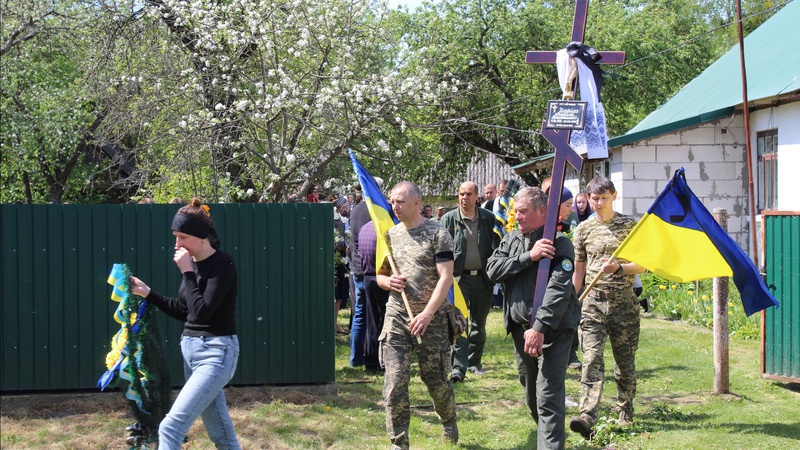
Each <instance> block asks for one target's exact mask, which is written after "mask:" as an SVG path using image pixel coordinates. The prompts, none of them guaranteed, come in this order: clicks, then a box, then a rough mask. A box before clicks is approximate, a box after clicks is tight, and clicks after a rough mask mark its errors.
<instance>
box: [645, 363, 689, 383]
mask: <svg viewBox="0 0 800 450" xmlns="http://www.w3.org/2000/svg"><path fill="white" fill-rule="evenodd" d="M688 370H690V368H689V367H687V366H680V365H672V366H659V367H655V368H652V369H636V379H637V380H648V379H651V378H658V377H660V376H663V375H662V374H663V373H664V372H672V371H675V372H678V373H681V372H686V371H688Z"/></svg>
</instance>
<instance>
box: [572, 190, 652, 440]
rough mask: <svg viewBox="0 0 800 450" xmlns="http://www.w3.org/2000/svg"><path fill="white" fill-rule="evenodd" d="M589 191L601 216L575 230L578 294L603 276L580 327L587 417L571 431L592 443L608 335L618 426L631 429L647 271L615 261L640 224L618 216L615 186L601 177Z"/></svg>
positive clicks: (579, 419)
mask: <svg viewBox="0 0 800 450" xmlns="http://www.w3.org/2000/svg"><path fill="white" fill-rule="evenodd" d="M586 192H587V193H588V194H589V203H590V204H591V206H592V209H593V210H594V212H595V215H594V216H593V217H590V218H589V219H587V220H586V221H584V222H581V224H580V225H578V228H576V229H575V234H574V235H573V238H572V242H573V244H574V246H575V273H574V275H573V278H572V281H573V284H574V285H575V290H576V291H577V292H580V290H581V287H582V286H583V284H584V282H589V281H591V280H593V279H594V278H595V276H596V275H597V274H598V273H601V272H602V273H603V277H602V278H600V280H599V281H598V282H597V284H595V286H594V288H593V289H592V290H591V291H590V292H589V294H588V296H587V297H586V299H585V300H584V302H583V307H582V314H583V316H582V319H581V324H580V328H579V332H580V338H581V339H580V340H581V350H582V352H583V372H582V374H581V401H580V411H581V415H580V416H579V417H573V418H572V420H570V423H569V426H570V428H571V429H572V431H575V432H577V433H580V434H581V435H582V436H583V437H584V438H586V439H590V438H591V436H592V434H593V430H592V428H593V427H594V425H595V424H596V423H597V412H598V409H599V407H600V398H601V397H602V394H603V376H604V373H603V369H604V361H603V349H604V347H605V341H606V336H608V338H609V339H610V341H611V350H612V352H613V353H614V363H615V364H614V379H615V381H616V383H617V402H616V405H615V411H616V412H617V413H619V422H618V423H619V425H620V426H628V425H630V424H631V423H632V421H633V397H634V396H635V395H636V361H635V358H636V349H637V348H638V347H639V302H638V301H637V300H636V295H635V294H634V293H633V282H634V279H635V276H636V274H638V273H642V272H644V268H643V267H642V266H640V265H638V264H636V263H634V262H630V261H625V260H616V259H613V253H614V251H615V250H616V249H617V247H619V244H620V243H622V241H623V240H625V238H626V237H627V236H628V233H630V231H631V230H632V229H633V227H634V225H636V220H635V219H633V218H632V217H628V216H623V215H620V214H617V213H615V212H614V210H613V209H612V203H613V201H614V200H615V199H616V198H617V192H616V189H615V188H614V184H613V183H612V182H611V181H610V180H609V179H608V178H605V177H595V178H594V179H592V181H590V182H589V183H588V184H587V185H586Z"/></svg>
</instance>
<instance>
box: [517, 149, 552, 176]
mask: <svg viewBox="0 0 800 450" xmlns="http://www.w3.org/2000/svg"><path fill="white" fill-rule="evenodd" d="M554 156H555V153H546V154H544V155H541V156H537V157H536V158H533V159H532V160H530V161H526V162H524V163H521V164H517V165H516V166H511V170H513V171H515V172H517V173H525V172H531V171H533V170H536V169H541V168H542V167H550V166H552V165H553V162H552V161H551V160H552V159H553V157H554Z"/></svg>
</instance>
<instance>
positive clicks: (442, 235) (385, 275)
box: [377, 181, 458, 450]
mask: <svg viewBox="0 0 800 450" xmlns="http://www.w3.org/2000/svg"><path fill="white" fill-rule="evenodd" d="M421 197H422V194H421V192H420V190H419V187H417V185H415V184H414V183H411V182H409V181H402V182H400V183H398V184H397V185H396V186H395V187H394V188H393V189H392V193H391V196H390V198H389V200H390V202H391V204H392V211H394V215H395V217H397V219H398V220H400V223H399V224H397V225H395V226H394V227H392V228H390V229H389V230H388V231H387V232H386V235H385V238H386V243H387V244H388V245H389V250H390V251H391V253H392V256H393V257H394V259H395V262H396V265H397V270H398V272H399V273H394V272H393V270H392V267H391V264H389V263H388V262H387V261H384V263H383V265H382V266H381V268H380V270H378V273H377V282H378V286H380V287H381V288H383V289H384V290H387V291H390V293H389V294H390V295H389V301H388V302H387V303H386V316H385V317H384V322H383V330H382V331H381V335H380V338H379V341H380V343H381V344H380V345H381V351H382V354H383V362H384V365H385V366H386V374H385V377H384V382H383V401H384V404H385V407H386V431H387V433H388V434H389V439H390V440H391V441H392V450H400V449H408V448H409V436H408V427H409V422H410V420H411V405H410V401H409V395H408V384H409V381H410V378H411V353H412V352H415V353H416V354H417V362H418V364H419V375H420V378H422V381H423V382H424V383H425V385H426V387H427V388H428V393H429V394H430V396H431V399H432V400H433V409H434V410H435V411H436V415H437V416H438V417H439V421H440V422H441V423H442V425H443V430H442V441H443V442H447V443H451V444H456V443H457V442H458V427H457V425H456V400H455V394H454V393H453V385H452V384H451V383H450V381H449V380H448V379H447V375H448V372H449V371H450V342H449V339H448V329H449V325H448V323H447V308H446V307H443V306H446V305H445V303H446V302H447V292H448V291H449V290H450V286H452V285H453V240H452V239H451V238H450V235H448V234H447V232H446V231H445V230H444V229H443V228H442V227H441V226H440V225H439V224H438V223H436V222H434V221H432V220H428V219H426V218H424V217H422V214H421V213H420V201H421ZM379 264H380V263H379ZM403 292H405V295H406V298H407V299H408V304H409V308H410V309H411V313H412V314H413V316H414V317H413V318H410V317H409V316H408V312H407V311H406V308H405V306H404V301H403V297H402V293H403ZM418 337H419V338H421V340H417V338H418Z"/></svg>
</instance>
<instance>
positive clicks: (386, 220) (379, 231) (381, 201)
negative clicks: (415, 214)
mask: <svg viewBox="0 0 800 450" xmlns="http://www.w3.org/2000/svg"><path fill="white" fill-rule="evenodd" d="M347 151H348V152H349V153H350V160H351V161H353V169H355V171H356V176H357V177H358V184H360V185H361V193H362V194H363V195H364V201H365V202H367V209H368V210H369V217H370V219H372V224H373V225H374V226H375V235H376V236H378V243H377V245H376V249H375V267H377V268H380V267H381V266H382V265H383V261H384V260H385V259H386V257H387V256H388V255H389V246H388V245H387V244H386V240H385V239H384V238H383V235H384V234H385V233H386V232H387V231H388V230H389V228H392V227H393V226H395V225H397V224H398V223H399V221H398V220H397V218H396V217H395V216H394V213H393V212H392V207H391V205H389V201H388V200H386V197H384V196H383V193H382V192H381V189H380V188H379V187H378V183H376V182H375V178H373V177H372V175H370V174H369V172H367V169H365V168H364V166H362V165H361V163H359V162H358V159H356V155H355V153H353V150H352V149H348V150H347Z"/></svg>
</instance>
